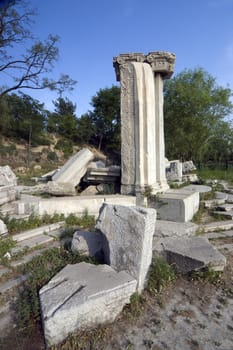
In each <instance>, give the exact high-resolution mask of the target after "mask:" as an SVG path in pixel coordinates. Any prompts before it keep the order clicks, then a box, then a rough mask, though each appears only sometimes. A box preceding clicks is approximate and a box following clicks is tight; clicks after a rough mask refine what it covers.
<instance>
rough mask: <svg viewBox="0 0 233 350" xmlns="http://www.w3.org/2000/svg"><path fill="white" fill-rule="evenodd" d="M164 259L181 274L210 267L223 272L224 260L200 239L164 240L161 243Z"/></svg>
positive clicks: (216, 251) (206, 242) (205, 240)
mask: <svg viewBox="0 0 233 350" xmlns="http://www.w3.org/2000/svg"><path fill="white" fill-rule="evenodd" d="M162 246H163V249H164V252H165V256H166V259H167V261H168V263H169V264H173V265H175V267H176V269H177V270H178V271H179V272H181V273H188V272H191V271H195V270H200V269H202V268H204V267H211V268H212V269H213V270H215V271H223V269H224V267H225V266H226V258H225V256H223V255H222V254H221V253H219V252H218V250H217V249H216V248H215V247H214V246H212V244H210V243H209V241H208V240H207V239H205V238H202V237H190V238H184V237H182V238H165V239H164V241H163V242H162Z"/></svg>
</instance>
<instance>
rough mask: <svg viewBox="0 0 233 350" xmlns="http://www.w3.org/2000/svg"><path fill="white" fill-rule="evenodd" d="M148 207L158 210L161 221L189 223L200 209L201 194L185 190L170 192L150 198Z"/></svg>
mask: <svg viewBox="0 0 233 350" xmlns="http://www.w3.org/2000/svg"><path fill="white" fill-rule="evenodd" d="M148 206H149V207H152V208H155V209H156V210H157V215H158V218H159V219H160V220H167V221H175V222H188V221H190V220H192V218H193V215H194V214H195V213H196V212H197V211H198V209H199V193H198V192H191V191H186V190H184V189H178V190H169V191H166V192H165V193H163V194H159V195H158V196H156V197H155V198H153V197H152V198H149V200H148Z"/></svg>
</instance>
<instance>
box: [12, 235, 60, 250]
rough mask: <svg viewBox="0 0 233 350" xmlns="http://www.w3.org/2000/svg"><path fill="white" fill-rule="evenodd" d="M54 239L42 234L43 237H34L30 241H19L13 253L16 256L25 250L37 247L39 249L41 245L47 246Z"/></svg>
mask: <svg viewBox="0 0 233 350" xmlns="http://www.w3.org/2000/svg"><path fill="white" fill-rule="evenodd" d="M53 241H54V238H53V237H51V236H48V235H45V234H41V235H37V236H34V237H31V238H29V239H25V240H23V241H19V242H18V243H17V245H16V247H14V248H13V249H12V250H11V253H13V254H15V253H17V252H19V251H21V250H23V249H25V248H29V249H32V248H35V247H39V246H41V245H45V244H48V243H50V242H53Z"/></svg>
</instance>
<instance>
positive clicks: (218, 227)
mask: <svg viewBox="0 0 233 350" xmlns="http://www.w3.org/2000/svg"><path fill="white" fill-rule="evenodd" d="M199 227H200V229H201V230H202V231H203V232H214V231H225V230H231V229H233V220H225V221H215V222H210V223H209V224H205V225H200V226H199Z"/></svg>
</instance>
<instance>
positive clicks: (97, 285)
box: [39, 262, 137, 346]
mask: <svg viewBox="0 0 233 350" xmlns="http://www.w3.org/2000/svg"><path fill="white" fill-rule="evenodd" d="M136 284H137V282H136V280H135V279H134V278H132V277H131V276H130V275H128V274H127V273H126V272H125V271H121V272H119V273H117V272H116V271H114V270H113V269H112V268H111V267H110V266H107V265H97V266H96V265H91V264H88V263H84V262H83V263H80V264H75V265H67V266H66V267H65V268H64V269H62V270H61V271H60V272H59V273H58V274H57V275H56V276H54V277H53V278H52V279H51V280H50V282H49V283H48V284H47V285H45V286H44V287H43V288H41V290H40V292H39V295H40V304H41V313H42V321H43V328H44V335H45V341H46V344H47V346H51V345H54V344H58V343H59V342H61V341H62V340H63V339H65V338H66V337H67V336H68V334H69V333H71V332H74V331H77V330H80V329H85V328H86V327H95V326H97V325H98V324H104V323H107V322H113V321H114V320H115V318H116V317H117V316H118V314H119V313H120V312H121V310H122V308H123V307H124V305H125V304H127V303H129V301H130V296H131V295H132V294H133V293H134V292H135V290H136Z"/></svg>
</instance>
